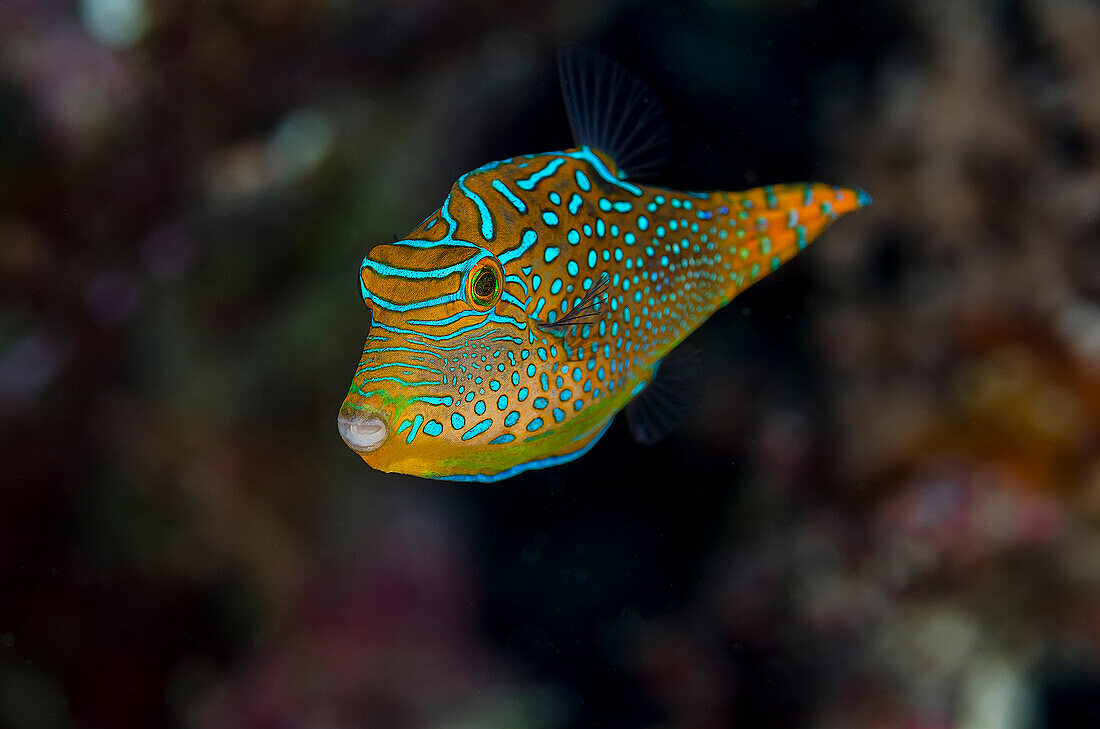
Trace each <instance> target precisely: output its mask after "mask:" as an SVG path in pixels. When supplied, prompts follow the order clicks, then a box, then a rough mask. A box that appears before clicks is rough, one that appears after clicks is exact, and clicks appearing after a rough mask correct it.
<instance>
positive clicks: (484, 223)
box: [458, 165, 495, 240]
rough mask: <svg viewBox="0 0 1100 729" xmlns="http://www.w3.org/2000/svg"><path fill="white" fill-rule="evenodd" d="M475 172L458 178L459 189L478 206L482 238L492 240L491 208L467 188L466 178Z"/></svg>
mask: <svg viewBox="0 0 1100 729" xmlns="http://www.w3.org/2000/svg"><path fill="white" fill-rule="evenodd" d="M494 166H495V165H494ZM479 171H480V170H474V172H479ZM474 172H467V173H466V174H465V175H463V176H462V177H459V178H458V189H460V190H462V193H463V194H464V195H465V196H466V197H468V198H469V199H470V201H471V202H472V203H473V204H474V205H476V206H477V214H478V215H480V216H481V237H482V238H484V239H485V240H492V239H493V216H492V215H490V214H489V208H488V206H486V205H485V201H484V200H482V199H481V196H480V195H477V194H476V193H473V192H470V188H468V187H466V178H467V177H469V176H470V175H472V174H474Z"/></svg>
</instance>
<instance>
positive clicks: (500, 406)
mask: <svg viewBox="0 0 1100 729" xmlns="http://www.w3.org/2000/svg"><path fill="white" fill-rule="evenodd" d="M507 409H508V396H507V395H501V396H500V397H498V398H497V410H507Z"/></svg>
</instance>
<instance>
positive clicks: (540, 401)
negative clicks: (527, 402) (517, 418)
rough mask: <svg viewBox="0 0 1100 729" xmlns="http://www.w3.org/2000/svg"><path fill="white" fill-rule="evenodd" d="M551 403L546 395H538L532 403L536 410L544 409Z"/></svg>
mask: <svg viewBox="0 0 1100 729" xmlns="http://www.w3.org/2000/svg"><path fill="white" fill-rule="evenodd" d="M549 404H550V401H549V400H547V399H546V398H545V397H536V398H535V400H534V402H532V403H531V405H532V406H534V408H535V409H536V410H542V409H543V408H544V407H546V406H547V405H549Z"/></svg>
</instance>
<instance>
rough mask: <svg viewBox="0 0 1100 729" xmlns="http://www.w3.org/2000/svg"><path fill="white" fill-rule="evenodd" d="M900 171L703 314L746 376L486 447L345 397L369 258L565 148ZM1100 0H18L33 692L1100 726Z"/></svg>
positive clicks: (1, 467)
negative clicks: (453, 444)
mask: <svg viewBox="0 0 1100 729" xmlns="http://www.w3.org/2000/svg"><path fill="white" fill-rule="evenodd" d="M562 42H579V43H582V44H585V45H588V46H590V47H593V48H596V49H600V50H602V51H604V52H605V53H607V54H608V55H610V56H612V57H614V58H616V59H618V60H619V61H621V62H623V63H624V64H625V65H627V66H628V67H629V68H631V69H633V70H634V71H635V73H636V74H637V75H639V76H641V77H642V78H645V79H647V80H648V81H650V82H651V84H652V85H653V87H654V88H655V89H656V90H657V92H658V94H659V95H660V96H661V97H662V98H663V99H664V101H665V104H666V106H667V109H668V114H669V117H670V119H671V121H672V125H673V128H674V142H673V162H672V164H671V165H670V167H669V169H668V170H667V171H666V173H665V174H664V175H663V176H662V177H660V178H659V180H658V182H660V183H661V184H666V185H669V186H673V187H683V188H688V189H707V188H725V189H740V188H744V187H751V186H755V185H758V184H767V183H771V182H784V181H801V180H807V179H817V180H821V181H825V182H829V183H834V184H841V185H846V186H860V187H864V188H866V189H867V190H868V191H869V192H871V194H872V195H873V196H874V198H875V204H874V206H873V207H871V208H870V209H868V210H865V211H860V212H859V213H858V214H854V215H851V216H849V217H846V218H844V219H842V220H841V221H839V222H838V223H837V224H836V225H835V226H833V227H832V228H830V230H829V231H827V232H826V234H825V235H824V236H823V237H822V238H821V239H820V240H819V241H818V242H817V243H816V244H815V245H814V246H812V247H811V249H810V250H809V251H808V252H807V253H805V254H804V255H802V256H800V257H799V258H798V259H796V260H795V261H794V262H792V263H791V264H790V265H788V266H787V267H785V268H784V269H783V270H782V271H781V272H779V273H777V274H775V275H774V276H772V277H771V278H769V279H768V280H766V281H764V282H763V283H761V284H759V285H758V286H756V287H755V288H753V289H752V290H751V291H749V292H747V293H746V294H744V295H742V296H740V297H738V298H737V299H736V300H735V301H734V302H733V303H732V304H731V305H730V306H729V307H727V308H726V309H725V310H723V311H721V312H719V313H718V314H717V315H715V316H714V317H713V319H712V320H711V321H710V322H709V323H708V324H706V325H705V326H704V327H703V328H702V330H701V331H700V332H698V334H696V335H694V336H693V337H692V340H693V343H694V344H696V345H698V346H699V347H700V348H701V350H702V353H703V356H704V367H705V371H706V378H707V383H708V384H707V389H706V396H705V399H704V400H703V402H701V403H698V404H697V405H696V406H695V408H694V411H693V415H692V417H691V419H690V421H689V423H688V424H687V425H686V426H684V427H683V428H681V429H680V430H679V431H677V433H676V434H674V435H673V436H672V437H671V438H669V439H668V440H667V441H666V442H664V443H662V444H661V445H659V446H656V447H652V448H645V447H641V446H638V445H635V444H634V443H633V442H632V441H631V440H630V438H629V436H628V434H627V433H626V429H625V427H624V425H623V424H622V423H616V424H615V425H613V426H612V428H611V430H610V431H609V432H608V434H607V435H606V436H605V438H604V439H603V441H602V442H601V443H600V444H599V445H598V446H597V447H595V448H594V449H593V450H592V451H591V453H589V454H588V455H587V456H585V457H584V458H581V459H579V460H577V461H575V462H573V463H571V464H569V465H566V466H562V467H559V468H555V469H550V470H545V471H538V472H534V473H529V474H524V475H522V476H521V477H518V478H515V479H513V480H510V481H507V482H504V483H500V484H495V485H488V486H477V485H461V486H459V485H454V484H444V483H437V482H430V481H423V480H419V479H415V478H409V477H401V476H389V475H385V474H381V473H378V472H375V471H372V470H370V469H369V468H368V467H367V466H366V465H365V464H364V463H362V461H360V459H359V458H358V457H357V456H355V455H354V454H353V453H352V452H350V451H349V450H348V449H347V448H346V447H344V445H343V443H342V442H341V441H340V438H339V437H338V435H337V432H336V427H335V418H336V412H337V408H338V407H339V404H340V402H341V400H342V398H343V395H344V393H345V392H346V390H347V386H348V383H349V381H350V377H351V374H352V372H353V371H354V368H355V364H356V362H357V358H358V354H359V352H360V350H361V347H362V343H363V339H364V337H365V333H366V328H367V326H368V321H369V320H368V316H367V312H366V310H365V308H364V307H363V305H362V302H361V301H360V300H359V291H358V284H357V282H356V276H357V271H358V265H359V261H360V260H361V259H362V256H363V255H364V253H365V252H366V251H367V250H368V249H369V247H370V246H371V245H373V244H374V243H378V242H381V241H389V240H390V239H391V238H392V236H393V235H403V234H404V233H406V232H408V231H409V230H410V229H411V228H412V227H413V226H414V225H416V223H417V222H419V221H420V220H421V219H423V218H424V216H425V215H427V214H428V213H429V212H431V211H432V210H433V209H435V208H436V207H437V206H438V205H439V204H440V203H441V202H442V199H443V197H444V196H445V194H446V191H447V189H448V188H449V186H450V185H451V183H452V182H453V180H454V179H455V178H456V177H457V176H458V175H460V174H462V173H463V172H465V171H467V170H469V169H472V168H474V167H476V166H479V165H480V164H482V163H484V162H487V161H489V160H494V159H500V158H504V157H509V156H512V155H515V154H522V153H528V152H541V151H547V150H552V149H559V148H563V147H566V146H568V145H569V136H568V125H567V122H566V119H565V115H564V112H563V109H562V105H561V103H560V100H559V98H558V88H557V80H556V76H555V69H554V63H553V59H554V51H555V48H556V47H557V46H558V44H560V43H562ZM1098 153H1100V6H1098V5H1097V4H1096V3H1094V2H1091V0H987V1H983V0H974V1H973V2H965V1H963V0H957V1H954V0H943V1H940V0H791V1H785V0H774V1H766V0H726V1H725V2H716V1H715V2H704V1H703V0H698V1H686V0H685V1H683V2H628V1H625V0H624V1H620V2H615V1H611V0H608V1H602V0H556V1H554V2H545V3H542V2H539V3H519V2H514V1H512V2H507V1H505V0H495V1H490V0H485V1H482V2H476V1H474V0H402V2H391V3H377V2H366V1H357V0H265V1H263V2H260V1H259V0H256V1H254V2H253V1H250V0H208V1H207V2H176V3H173V2H168V1H167V0H81V2H71V1H70V0H5V1H4V2H3V4H0V726H4V727H18V728H23V727H30V728H37V727H43V728H45V727H92V728H99V727H115V728H120V729H125V728H128V727H159V726H188V727H203V728H207V727H210V728H220V727H246V728H248V727H254V728H256V729H269V728H270V729H282V728H283V727H286V728H288V729H289V728H296V727H302V728H303V729H305V728H310V729H313V728H314V727H383V728H388V727H439V728H444V727H446V728H462V727H501V728H506V729H521V728H527V727H530V728H532V729H556V728H558V727H597V726H598V727H623V728H628V729H629V728H634V727H684V728H692V729H697V728H708V727H727V726H731V727H769V728H779V729H783V728H786V727H790V728H796V727H797V728H801V727H807V728H812V729H848V728H850V727H851V728H856V727H859V728H862V727H869V728H873V729H894V728H897V729H949V728H951V729H954V728H958V729H1045V728H1050V729H1062V728H1065V727H1093V726H1098V725H1100V241H1098V236H1100V158H1098Z"/></svg>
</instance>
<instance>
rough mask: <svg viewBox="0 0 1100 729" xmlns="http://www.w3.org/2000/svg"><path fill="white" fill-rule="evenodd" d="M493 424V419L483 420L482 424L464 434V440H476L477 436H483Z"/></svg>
mask: <svg viewBox="0 0 1100 729" xmlns="http://www.w3.org/2000/svg"><path fill="white" fill-rule="evenodd" d="M492 424H493V419H492V418H485V420H482V421H481V422H480V423H478V424H477V425H475V426H473V427H472V428H470V429H469V430H467V431H466V432H465V433H463V434H462V440H470V438H476V437H477V436H479V435H481V434H482V433H484V432H485V431H486V430H488V429H489V426H491V425H492Z"/></svg>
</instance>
